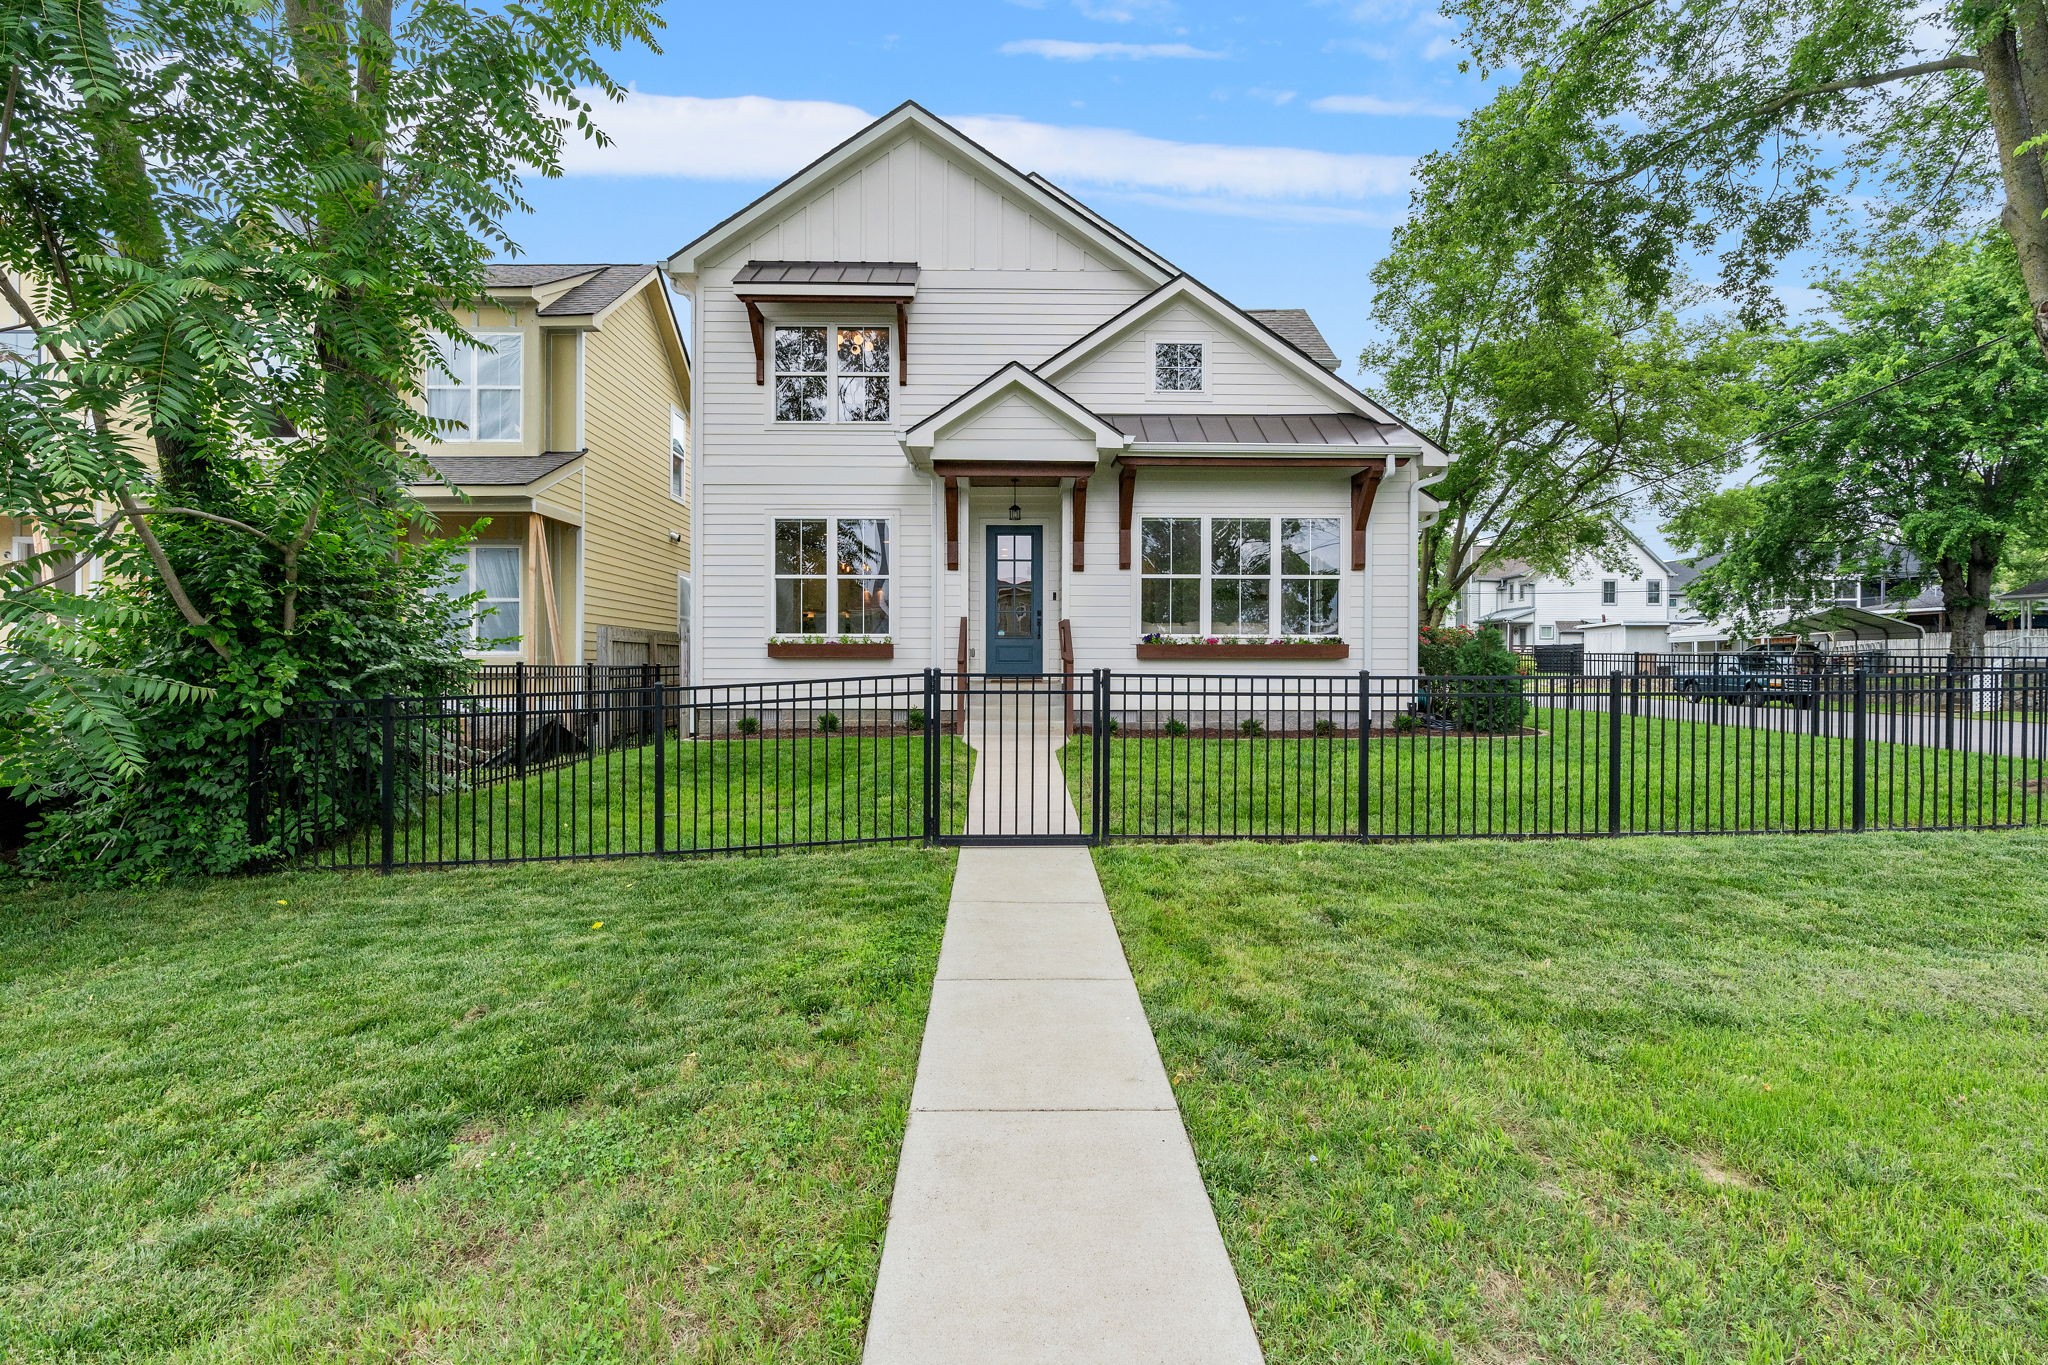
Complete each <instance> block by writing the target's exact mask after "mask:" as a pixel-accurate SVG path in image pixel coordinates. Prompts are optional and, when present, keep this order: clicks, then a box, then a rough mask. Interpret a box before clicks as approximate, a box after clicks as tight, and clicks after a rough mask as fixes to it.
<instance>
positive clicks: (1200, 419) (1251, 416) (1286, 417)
mask: <svg viewBox="0 0 2048 1365" xmlns="http://www.w3.org/2000/svg"><path fill="white" fill-rule="evenodd" d="M1102 420H1103V421H1105V422H1108V423H1109V424H1110V425H1111V426H1113V427H1115V428H1116V429H1117V430H1118V431H1121V432H1123V433H1124V434H1125V435H1126V436H1128V437H1130V438H1131V439H1132V440H1133V441H1135V442H1138V443H1141V444H1144V445H1270V446H1368V447H1381V448H1384V447H1387V446H1390V445H1392V444H1393V442H1391V441H1390V440H1388V439H1387V438H1388V436H1389V435H1390V434H1394V433H1398V432H1400V430H1401V428H1400V427H1398V426H1392V425H1384V424H1382V423H1379V422H1375V421H1373V420H1372V419H1371V418H1370V417H1361V416H1359V415H1357V414H1356V413H1350V412H1290V413H1266V412H1261V413H1215V412H1126V413H1116V412H1105V413H1103V414H1102Z"/></svg>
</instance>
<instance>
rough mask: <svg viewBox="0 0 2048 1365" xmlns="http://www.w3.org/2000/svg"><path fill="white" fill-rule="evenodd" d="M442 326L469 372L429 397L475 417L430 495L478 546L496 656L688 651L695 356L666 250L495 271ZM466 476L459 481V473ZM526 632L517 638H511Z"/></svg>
mask: <svg viewBox="0 0 2048 1365" xmlns="http://www.w3.org/2000/svg"><path fill="white" fill-rule="evenodd" d="M485 278H486V285H485V294H486V297H485V298H484V299H482V300H480V301H478V302H477V303H475V304H473V305H470V306H467V307H461V308H457V309H455V310H454V311H453V314H452V316H453V318H454V320H455V323H456V325H457V326H459V327H461V328H463V329H464V330H465V331H466V333H467V335H460V334H456V335H451V336H449V337H447V338H444V340H443V351H442V354H443V357H444V358H445V359H446V361H447V362H448V367H449V369H450V370H451V371H452V372H453V373H454V375H455V377H456V380H458V381H459V382H451V381H450V380H449V378H448V377H447V376H445V375H441V374H432V375H428V376H426V377H425V379H424V380H423V389H424V401H425V403H426V405H427V408H428V410H429V412H430V413H432V415H434V416H435V417H438V418H441V419H444V420H446V421H449V422H453V423H456V424H458V425H457V426H456V428H454V429H453V430H451V431H449V432H448V434H446V435H445V436H444V437H443V439H442V440H441V441H440V442H439V443H438V444H436V445H434V446H433V447H431V448H430V449H428V450H426V451H425V455H426V458H427V461H428V463H429V464H431V465H432V466H433V468H434V470H435V472H436V473H438V474H439V475H440V476H441V477H442V478H443V479H445V480H446V481H447V483H446V484H439V483H427V484H420V485H418V486H416V487H415V488H414V489H413V493H414V494H415V495H416V496H417V497H418V498H419V499H420V501H421V502H423V503H424V504H425V505H426V506H427V508H428V510H430V511H431V512H433V513H434V514H435V515H436V517H437V518H438V519H439V523H440V525H441V528H442V529H443V530H444V531H449V530H454V529H455V528H457V527H461V526H469V525H473V524H475V523H478V522H481V521H485V520H486V519H487V520H488V524H487V525H485V526H483V527H482V528H481V529H480V530H479V531H478V535H477V539H476V541H475V543H474V544H473V545H472V546H471V547H470V548H469V550H468V552H467V563H466V565H465V568H464V577H463V581H462V582H461V583H460V584H458V585H456V586H457V588H458V589H459V590H460V591H462V592H464V593H465V594H466V593H468V592H472V591H479V590H480V591H482V592H483V593H484V599H483V601H482V603H481V604H480V608H479V612H478V615H477V618H476V620H475V621H474V622H473V624H472V627H471V629H472V633H473V634H472V638H473V641H474V644H475V652H476V654H477V657H479V658H481V659H483V660H485V661H486V662H491V663H518V662H525V663H529V664H574V663H599V664H638V663H649V662H652V663H659V664H669V665H675V664H684V665H685V666H686V661H687V659H688V649H687V647H686V646H684V645H683V643H682V641H681V639H680V634H679V632H680V630H682V629H687V626H686V624H685V623H686V622H687V619H688V615H689V610H688V609H689V574H690V568H691V565H690V512H691V508H690V502H689V499H690V473H691V471H690V468H689V463H690V449H691V441H690V361H689V356H688V354H687V353H686V352H685V350H684V348H683V341H682V335H681V333H680V332H679V331H678V330H677V327H676V318H675V313H674V309H673V307H672V305H671V304H670V301H669V295H668V290H667V289H666V287H665V286H664V284H663V281H662V278H661V275H660V273H659V272H658V271H657V270H656V269H655V267H654V266H652V265H526V264H501V265H493V266H490V267H489V268H488V273H487V275H486V277H485ZM449 485H453V487H452V488H451V487H450V486H449ZM506 636H518V637H519V639H518V641H517V642H516V643H512V642H505V641H503V639H502V637H506Z"/></svg>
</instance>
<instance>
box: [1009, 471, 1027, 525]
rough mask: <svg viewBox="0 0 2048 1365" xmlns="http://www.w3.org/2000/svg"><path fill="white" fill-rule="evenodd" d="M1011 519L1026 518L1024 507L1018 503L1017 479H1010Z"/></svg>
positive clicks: (1020, 519)
mask: <svg viewBox="0 0 2048 1365" xmlns="http://www.w3.org/2000/svg"><path fill="white" fill-rule="evenodd" d="M1010 520H1011V521H1022V520H1024V509H1023V508H1021V507H1019V506H1018V505H1017V481H1016V480H1015V479H1012V480H1010Z"/></svg>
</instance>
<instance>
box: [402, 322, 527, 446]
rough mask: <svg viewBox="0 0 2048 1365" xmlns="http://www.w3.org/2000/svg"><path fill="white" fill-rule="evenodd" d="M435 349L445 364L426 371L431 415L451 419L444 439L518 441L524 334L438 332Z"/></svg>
mask: <svg viewBox="0 0 2048 1365" xmlns="http://www.w3.org/2000/svg"><path fill="white" fill-rule="evenodd" d="M486 346H488V347H489V348H490V349H489V350H484V349H483V347H486ZM434 349H435V351H436V353H437V354H438V355H439V356H440V359H441V364H440V366H439V367H436V368H434V369H432V370H429V371H428V373H427V380H426V389H427V415H428V416H429V417H432V418H434V419H435V420H436V421H437V422H441V423H444V424H447V425H444V426H443V427H442V429H441V439H442V440H444V441H516V440H518V439H519V419H520V406H521V404H520V371H521V368H522V365H523V361H524V357H523V355H522V351H523V349H524V348H523V345H522V342H521V338H520V335H519V333H517V332H478V333H477V334H476V335H475V336H473V337H451V336H446V335H437V336H436V337H435V338H434ZM444 369H445V373H444V372H443V371H444Z"/></svg>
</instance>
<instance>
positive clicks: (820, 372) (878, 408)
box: [775, 327, 892, 422]
mask: <svg viewBox="0 0 2048 1365" xmlns="http://www.w3.org/2000/svg"><path fill="white" fill-rule="evenodd" d="M891 363H892V362H891V360H890V349H889V329H888V328H887V327H777V328H776V329H775V420H776V421H778V422H886V421H888V420H889V370H890V366H891Z"/></svg>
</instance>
